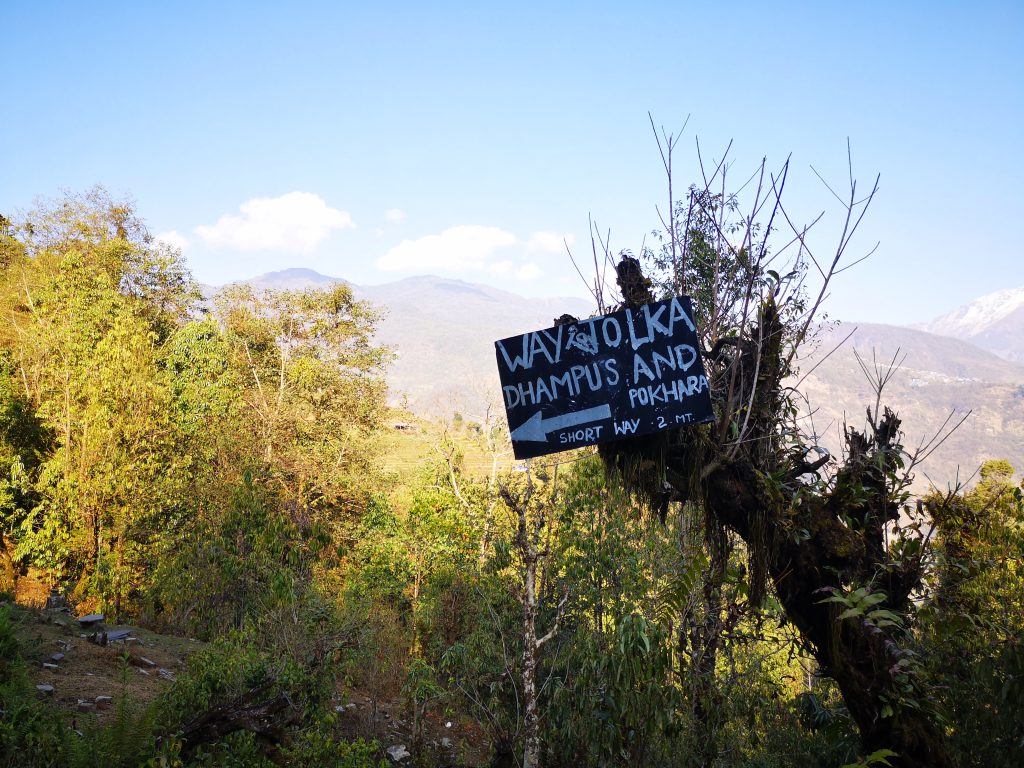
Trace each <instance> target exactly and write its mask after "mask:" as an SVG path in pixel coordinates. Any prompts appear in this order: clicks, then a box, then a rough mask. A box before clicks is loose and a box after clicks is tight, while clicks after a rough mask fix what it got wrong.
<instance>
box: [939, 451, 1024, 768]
mask: <svg viewBox="0 0 1024 768" xmlns="http://www.w3.org/2000/svg"><path fill="white" fill-rule="evenodd" d="M1013 475H1014V471H1013V467H1012V466H1011V465H1010V464H1009V462H1007V461H1004V460H995V461H988V462H986V463H985V464H984V465H983V466H982V467H981V480H980V482H978V484H977V485H976V486H975V487H974V488H973V489H971V490H970V491H968V492H967V493H964V494H962V495H946V496H939V495H938V494H936V495H933V496H932V497H931V498H929V499H928V500H927V501H928V507H929V509H930V510H932V512H933V517H934V520H935V525H936V532H937V534H938V539H939V547H938V553H937V554H938V558H937V568H936V574H935V576H936V578H937V583H936V584H935V585H934V587H933V590H932V593H931V597H930V600H929V601H928V603H927V604H926V605H925V607H924V608H923V609H922V611H921V617H920V619H921V624H922V632H923V635H924V639H925V642H926V643H927V645H928V646H929V647H930V649H931V651H932V653H931V665H932V667H933V674H935V675H936V676H937V677H938V679H939V682H940V690H941V691H943V694H944V695H943V696H942V698H943V701H944V703H945V705H946V707H947V708H948V710H949V712H950V715H951V718H950V719H951V723H952V726H953V736H952V744H953V746H954V748H955V750H956V752H957V757H958V760H957V763H958V764H959V765H963V766H974V765H976V766H1004V765H1005V766H1010V765H1015V764H1016V763H1017V762H1019V756H1020V755H1021V754H1024V716H1022V713H1024V647H1022V646H1021V638H1024V494H1022V486H1021V485H1017V484H1015V483H1014V482H1013Z"/></svg>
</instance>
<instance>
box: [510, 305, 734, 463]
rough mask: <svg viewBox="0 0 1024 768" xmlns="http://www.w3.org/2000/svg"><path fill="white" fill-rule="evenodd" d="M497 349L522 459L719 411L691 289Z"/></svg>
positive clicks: (524, 337)
mask: <svg viewBox="0 0 1024 768" xmlns="http://www.w3.org/2000/svg"><path fill="white" fill-rule="evenodd" d="M494 349H495V355H496V356H497V360H498V374H499V376H500V378H501V390H502V395H503V397H504V401H505V412H506V413H507V414H508V426H509V431H510V433H511V437H512V450H513V452H514V453H515V456H516V458H517V459H528V458H530V457H532V456H542V455H544V454H546V453H555V452H556V451H567V450H569V449H570V448H578V447H580V446H583V445H595V444H597V443H605V442H608V441H610V440H620V439H622V438H624V437H634V436H636V435H646V434H650V433H651V432H660V431H662V430H664V429H672V428H674V427H678V426H681V425H684V424H699V423H701V422H705V421H711V420H712V419H713V418H714V416H713V414H712V410H711V394H710V392H709V391H708V380H707V375H706V373H705V371H704V364H703V362H702V361H701V359H700V352H699V349H700V345H699V344H698V342H697V328H696V326H695V325H694V322H693V310H692V307H691V304H690V297H689V296H678V297H676V298H672V299H668V300H667V301H659V302H655V303H653V304H645V305H644V306H642V307H638V308H636V309H623V310H620V311H619V312H613V313H611V314H608V315H602V316H600V317H594V318H590V319H589V320H580V321H578V322H575V323H570V324H568V325H558V326H555V327H554V328H547V329H544V330H541V331H534V332H532V333H526V334H523V335H522V336H512V337H511V338H508V339H502V340H501V341H496V342H494Z"/></svg>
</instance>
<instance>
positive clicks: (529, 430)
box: [510, 405, 612, 443]
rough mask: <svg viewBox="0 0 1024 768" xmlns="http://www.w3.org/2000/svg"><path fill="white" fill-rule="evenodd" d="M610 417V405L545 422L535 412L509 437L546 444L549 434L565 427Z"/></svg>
mask: <svg viewBox="0 0 1024 768" xmlns="http://www.w3.org/2000/svg"><path fill="white" fill-rule="evenodd" d="M611 417H612V408H611V406H610V405H598V406H596V407H594V408H587V409H586V410H583V411H577V412H576V413H564V414H562V415H561V416H555V417H553V418H550V419H548V420H547V421H545V420H544V417H543V416H542V415H541V412H540V411H537V412H536V413H535V414H533V416H531V417H530V418H528V419H527V420H526V421H524V422H523V423H522V424H520V425H519V426H518V427H516V428H515V429H513V430H512V434H511V435H510V437H511V438H512V439H513V440H515V441H517V442H522V441H524V440H532V441H533V442H540V443H546V442H547V441H548V433H549V432H554V431H556V430H559V429H565V428H566V427H578V426H579V425H580V424H587V423H589V422H591V421H600V420H601V419H610V418H611Z"/></svg>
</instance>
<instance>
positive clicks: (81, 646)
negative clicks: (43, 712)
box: [12, 608, 202, 722]
mask: <svg viewBox="0 0 1024 768" xmlns="http://www.w3.org/2000/svg"><path fill="white" fill-rule="evenodd" d="M12 619H13V620H14V621H15V622H16V624H17V629H16V630H15V635H16V637H17V638H18V641H19V643H20V644H21V648H22V652H23V654H24V655H25V658H26V660H27V661H28V664H29V678H30V680H31V682H32V684H33V685H52V686H53V693H52V694H50V695H51V696H52V698H53V701H54V703H55V704H57V705H58V706H60V707H63V708H65V709H67V710H68V711H69V712H75V713H95V715H96V717H97V718H98V719H99V720H100V721H101V722H102V721H103V720H105V719H106V718H108V717H110V716H111V714H112V713H113V711H114V708H115V706H116V703H117V702H118V701H119V700H120V699H121V698H126V699H127V700H128V701H131V702H133V703H136V704H138V705H142V706H145V705H147V704H149V703H151V702H152V701H153V700H154V699H156V697H157V696H158V695H159V694H160V692H161V691H162V690H163V689H164V687H165V686H167V685H168V684H170V682H171V680H173V679H174V677H175V676H176V675H177V674H179V673H180V672H181V670H182V669H183V668H184V664H185V660H186V659H187V658H188V656H189V655H190V654H191V653H192V652H194V651H195V650H197V649H198V648H200V647H201V645H202V644H201V643H200V642H199V641H197V640H189V639H187V638H181V637H171V636H167V635H157V634H155V633H153V632H149V631H147V630H145V629H139V628H137V627H131V626H127V625H111V624H100V625H96V626H91V627H83V626H81V625H80V624H79V622H78V621H77V620H76V619H75V618H74V617H72V616H71V615H70V614H69V613H68V612H65V611H47V610H40V609H32V608H30V609H22V610H18V611H16V612H14V614H13V615H12ZM104 630H105V631H106V632H107V633H111V632H115V631H117V630H128V631H129V632H130V636H129V638H128V639H126V640H121V641H116V642H111V643H108V644H107V645H105V646H103V645H99V644H97V643H94V642H90V641H89V637H90V636H91V635H93V634H94V633H96V632H98V631H104ZM57 654H63V658H61V657H59V656H55V655H57ZM44 664H49V665H52V667H47V666H44ZM53 667H56V668H53ZM108 696H109V697H110V699H109V700H104V699H100V700H99V703H98V705H97V697H108ZM89 703H91V704H92V705H93V706H92V707H90V706H89Z"/></svg>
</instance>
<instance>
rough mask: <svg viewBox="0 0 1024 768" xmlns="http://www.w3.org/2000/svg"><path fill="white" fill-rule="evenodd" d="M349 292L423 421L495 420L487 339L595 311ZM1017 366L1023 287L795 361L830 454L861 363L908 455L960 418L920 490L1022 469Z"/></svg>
mask: <svg viewBox="0 0 1024 768" xmlns="http://www.w3.org/2000/svg"><path fill="white" fill-rule="evenodd" d="M338 280H339V278H333V277H328V276H326V275H322V274H319V273H318V272H314V271H313V270H308V269H287V270H283V271H281V272H272V273H268V274H265V275H260V276H259V277H256V278H253V279H252V280H249V281H247V282H249V283H250V284H252V285H254V286H256V287H261V288H277V289H280V288H293V289H294V288H307V287H318V286H323V285H326V284H329V283H332V282H335V281H338ZM352 288H353V291H354V292H355V294H356V295H357V297H359V298H361V299H365V300H367V301H370V302H372V303H373V304H375V305H376V306H377V307H378V308H379V309H380V310H381V311H382V313H383V318H382V320H381V321H380V323H379V324H378V330H377V339H378V341H379V342H380V343H382V344H385V345H387V346H390V347H392V348H393V349H394V350H395V353H396V357H395V360H394V362H393V363H392V364H391V367H390V369H389V371H388V383H389V387H390V389H391V392H392V400H393V401H394V402H395V403H396V404H401V405H404V406H405V407H407V408H409V410H411V411H413V412H414V413H418V414H421V415H426V416H450V415H452V414H453V413H454V412H460V413H462V414H463V415H464V416H466V417H467V418H472V419H481V418H483V415H484V412H485V410H486V409H487V407H488V406H490V407H491V408H492V411H493V410H494V409H495V407H497V410H499V411H500V398H499V397H498V392H499V386H498V378H497V370H496V366H495V359H494V341H495V340H496V339H501V338H506V337H508V336H513V335H518V334H520V333H523V332H525V331H528V330H535V329H538V328H546V327H549V326H551V325H552V324H553V319H554V318H555V317H557V316H559V315H562V314H565V313H568V314H571V315H575V316H577V317H587V316H589V315H590V314H591V313H592V312H593V311H594V305H593V303H591V302H587V301H584V300H582V299H579V298H571V297H567V298H549V299H528V298H524V297H522V296H518V295H516V294H513V293H510V292H507V291H503V290H499V289H497V288H493V287H491V286H486V285H479V284H473V283H466V282H463V281H461V280H452V279H445V278H440V277H432V276H423V277H411V278H407V279H404V280H399V281H397V282H393V283H387V284H384V285H376V286H357V285H352ZM851 332H852V335H850V334H851ZM848 335H850V338H849V339H848V340H847V341H846V342H845V343H843V344H840V342H841V341H842V340H843V339H845V338H846V337H847V336H848ZM858 357H859V358H860V361H858ZM1021 362H1024V287H1021V288H1018V289H1013V290H1008V291H1000V292H999V293H996V294H992V295H990V296H987V297H982V298H981V299H978V300H977V301H975V302H972V303H971V304H968V305H966V306H965V307H961V308H960V309H958V310H957V311H955V312H953V313H950V314H949V315H945V316H943V317H940V318H937V319H936V320H934V321H932V322H930V323H925V324H922V325H920V326H917V327H914V328H908V327H902V326H893V325H881V324H866V323H860V324H857V325H856V326H853V325H850V324H846V323H839V324H832V325H830V326H827V327H825V328H823V329H822V330H821V332H820V333H819V335H818V339H817V343H816V344H815V345H813V346H811V347H809V348H808V352H807V354H806V356H805V358H804V359H802V360H801V361H800V368H801V370H802V371H804V372H805V373H802V374H798V375H797V381H798V382H799V391H800V392H801V393H802V394H803V395H806V397H807V399H808V401H809V403H810V414H811V415H810V416H809V421H808V424H809V425H810V424H811V423H813V427H814V428H815V431H816V432H817V433H818V434H820V435H821V436H822V442H823V445H824V446H825V447H827V448H829V450H831V451H833V452H836V451H838V450H839V449H840V443H841V434H842V431H841V430H842V428H843V425H844V424H846V423H849V425H850V426H860V425H861V424H862V423H863V420H864V413H865V408H867V407H868V406H872V407H873V406H874V404H875V399H876V396H875V393H874V391H873V388H872V386H871V384H870V381H869V378H868V377H867V376H866V375H865V374H864V372H863V371H862V363H863V364H864V365H865V367H867V368H868V371H869V372H871V371H883V372H884V371H886V370H887V369H888V368H889V367H890V366H892V365H896V366H898V367H899V370H898V371H897V372H896V374H895V375H894V376H893V377H892V380H891V381H890V382H889V383H888V384H887V386H886V388H885V392H884V395H883V398H882V403H883V404H888V405H889V406H890V407H892V408H893V409H894V410H896V411H897V412H898V413H899V414H900V416H901V417H902V418H903V425H904V431H905V433H906V439H905V444H906V446H907V447H908V449H910V450H914V449H915V448H916V447H917V446H918V445H923V444H926V443H927V442H928V441H929V440H930V439H932V437H933V435H936V434H939V435H940V436H941V435H942V427H943V424H944V423H946V425H947V426H948V425H949V424H951V423H955V422H956V421H958V420H959V419H960V418H961V417H962V416H963V415H965V414H967V413H968V412H970V416H968V418H967V420H966V421H965V423H964V424H963V425H962V426H961V427H960V428H959V429H957V430H956V431H955V432H954V433H953V434H952V435H951V436H949V437H948V439H946V440H945V441H943V442H942V443H941V444H940V445H938V446H937V447H936V448H935V450H934V451H933V452H932V453H931V455H930V456H929V458H928V459H927V461H925V462H924V463H923V465H922V466H921V467H920V468H919V470H918V473H917V474H918V480H919V483H918V486H919V487H923V485H925V481H926V480H927V481H931V482H933V483H934V484H935V485H937V486H939V487H944V486H946V485H947V484H948V483H951V482H954V481H955V480H956V479H957V478H959V479H961V480H963V479H966V478H967V477H969V476H970V475H971V474H972V473H973V472H974V470H975V469H976V468H977V467H978V465H979V464H980V463H981V462H982V461H984V460H985V459H987V458H1006V459H1009V460H1010V461H1011V463H1013V464H1014V466H1015V467H1017V468H1018V469H1019V470H1024V365H1022V364H1021ZM794 383H796V382H794ZM495 403H497V406H495ZM947 418H948V419H949V421H948V422H947Z"/></svg>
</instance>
